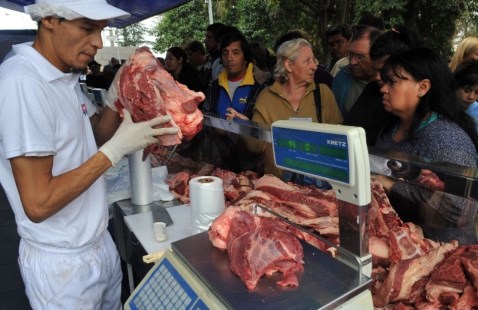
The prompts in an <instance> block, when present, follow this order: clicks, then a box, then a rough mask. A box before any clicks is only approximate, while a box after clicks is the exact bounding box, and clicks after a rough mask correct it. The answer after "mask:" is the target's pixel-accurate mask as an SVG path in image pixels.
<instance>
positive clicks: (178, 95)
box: [116, 47, 205, 146]
mask: <svg viewBox="0 0 478 310" xmlns="http://www.w3.org/2000/svg"><path fill="white" fill-rule="evenodd" d="M118 74H120V76H119V79H118V80H117V81H118V83H119V85H118V87H119V88H118V89H119V100H118V101H117V102H116V106H117V107H118V110H121V109H122V108H123V107H124V108H126V109H127V110H128V111H129V112H130V113H131V115H132V118H133V121H135V122H140V121H145V120H150V119H152V118H155V117H157V116H160V115H166V114H169V115H171V116H172V118H173V120H172V121H171V124H170V125H168V126H176V127H179V129H180V131H179V132H178V134H177V135H165V136H161V137H160V138H159V139H160V143H161V145H164V146H169V145H176V144H179V143H181V140H182V139H186V140H189V139H191V138H192V137H194V136H195V135H196V134H197V133H198V132H199V131H200V130H201V129H202V119H203V115H202V113H201V111H200V110H199V109H198V104H199V103H200V102H202V101H203V100H204V98H205V96H204V94H203V93H201V92H194V91H191V90H189V89H188V88H187V87H186V86H185V85H183V84H180V83H178V82H177V81H175V80H174V78H173V77H172V76H171V74H169V72H167V71H166V70H165V69H164V68H163V66H162V64H161V63H160V62H159V61H158V60H157V59H156V57H155V56H154V55H153V53H152V52H151V50H150V49H149V48H148V47H141V48H138V49H136V51H135V52H134V54H133V55H131V56H130V58H129V60H128V61H127V62H126V63H125V64H124V65H123V66H122V67H121V69H120V71H118Z"/></svg>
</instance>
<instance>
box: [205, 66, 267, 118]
mask: <svg viewBox="0 0 478 310" xmlns="http://www.w3.org/2000/svg"><path fill="white" fill-rule="evenodd" d="M269 79H270V75H269V74H268V73H265V72H262V71H260V70H259V69H257V68H255V67H254V66H253V65H252V63H249V65H248V66H247V71H246V74H245V76H244V79H243V80H242V82H241V84H240V85H239V86H238V87H237V88H236V91H235V92H234V96H233V98H232V99H231V97H230V96H229V86H228V80H227V72H226V71H222V72H221V73H220V74H219V76H218V78H217V79H216V80H215V81H214V82H213V83H212V85H211V87H210V89H209V94H208V96H207V99H206V102H205V103H204V106H203V110H204V111H205V112H211V113H214V114H217V115H219V116H220V117H225V114H226V109H227V108H228V107H232V108H234V109H235V110H236V111H237V112H239V113H242V114H244V115H246V116H247V117H249V118H251V117H252V110H253V107H254V103H255V101H256V98H257V95H258V94H259V92H260V91H261V90H262V89H263V88H264V87H265V85H266V84H267V82H268V81H269Z"/></svg>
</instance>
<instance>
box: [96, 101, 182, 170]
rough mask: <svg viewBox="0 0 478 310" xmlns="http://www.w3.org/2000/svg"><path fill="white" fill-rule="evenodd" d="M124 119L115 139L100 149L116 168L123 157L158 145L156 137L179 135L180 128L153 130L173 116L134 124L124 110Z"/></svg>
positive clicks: (114, 136)
mask: <svg viewBox="0 0 478 310" xmlns="http://www.w3.org/2000/svg"><path fill="white" fill-rule="evenodd" d="M123 115H124V119H123V122H122V123H121V125H120V126H119V128H118V130H116V132H115V134H114V135H113V137H112V138H111V139H110V140H109V141H108V142H106V143H105V144H103V146H101V147H100V149H99V151H100V152H102V153H103V154H105V155H106V157H108V159H109V160H110V161H111V163H112V165H113V166H115V165H116V164H117V163H118V162H119V161H120V160H121V158H123V156H125V155H128V154H131V153H133V152H136V151H139V150H141V149H144V148H145V147H147V146H149V145H151V144H153V143H158V139H156V138H155V137H156V136H161V135H170V134H176V133H178V128H176V127H168V128H153V127H154V126H157V125H160V124H164V123H167V122H169V121H170V120H171V116H169V115H165V116H160V117H157V118H154V119H151V120H149V121H144V122H140V123H133V121H132V119H131V114H129V112H128V110H126V109H123Z"/></svg>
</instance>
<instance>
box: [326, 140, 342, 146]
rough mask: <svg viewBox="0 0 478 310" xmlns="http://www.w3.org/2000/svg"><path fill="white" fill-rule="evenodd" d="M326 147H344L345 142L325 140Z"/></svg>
mask: <svg viewBox="0 0 478 310" xmlns="http://www.w3.org/2000/svg"><path fill="white" fill-rule="evenodd" d="M327 144H328V145H333V146H339V147H346V146H347V142H345V141H337V140H327Z"/></svg>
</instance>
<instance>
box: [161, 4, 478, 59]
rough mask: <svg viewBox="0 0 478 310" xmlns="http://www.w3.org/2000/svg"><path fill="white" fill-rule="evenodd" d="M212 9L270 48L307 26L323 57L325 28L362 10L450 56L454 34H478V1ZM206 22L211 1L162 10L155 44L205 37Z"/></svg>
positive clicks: (226, 6)
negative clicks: (281, 37) (415, 34)
mask: <svg viewBox="0 0 478 310" xmlns="http://www.w3.org/2000/svg"><path fill="white" fill-rule="evenodd" d="M212 1H213V0H212ZM213 8H214V9H213V16H214V22H222V23H225V24H229V25H234V26H236V27H238V28H239V29H240V30H241V31H242V32H243V33H244V34H245V35H246V37H247V38H248V39H250V40H251V41H260V42H262V43H263V44H265V45H266V46H267V47H269V48H272V47H273V45H274V41H275V39H276V38H277V37H278V36H279V35H281V34H283V33H284V32H286V31H288V30H291V29H301V30H304V31H305V32H307V33H308V34H309V35H310V36H311V43H312V44H313V46H314V47H315V51H316V53H317V55H318V56H319V57H320V58H321V59H322V60H325V57H326V56H327V50H326V48H327V46H326V44H325V43H326V42H325V38H324V33H325V30H326V29H327V28H328V27H330V26H332V25H334V24H343V23H345V24H351V25H352V24H354V23H356V22H357V21H358V19H359V18H360V16H361V15H362V14H363V13H364V12H367V13H370V14H373V15H375V16H380V17H382V18H383V20H384V22H385V25H386V28H387V29H390V28H391V27H392V26H394V25H398V24H402V25H404V26H406V27H409V28H411V29H413V30H415V31H417V32H418V33H419V34H420V35H421V36H422V37H423V38H424V41H425V42H426V43H427V45H428V46H430V47H432V48H433V49H435V50H436V51H438V52H440V53H441V54H443V55H446V56H450V55H451V53H452V51H453V43H454V41H453V39H454V38H463V37H465V36H470V35H477V34H478V32H477V28H478V27H477V25H478V19H477V18H476V17H477V14H478V13H477V11H478V9H477V8H478V0H388V1H382V0H335V1H333V0H261V1H257V0H217V1H214V2H213ZM208 24H209V20H208V11H207V4H206V3H205V1H203V0H193V1H191V2H189V3H187V4H185V5H183V6H180V7H178V8H176V9H173V10H171V11H169V12H166V13H165V14H164V15H163V18H162V19H161V21H160V22H159V23H158V24H157V25H156V27H155V28H154V30H153V34H154V36H155V37H156V41H155V42H154V47H153V48H154V49H155V50H156V51H158V52H164V51H165V50H166V49H167V48H169V47H171V46H173V45H183V44H185V43H187V42H189V41H191V40H200V41H202V40H203V39H204V30H205V29H206V27H207V25H208Z"/></svg>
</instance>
